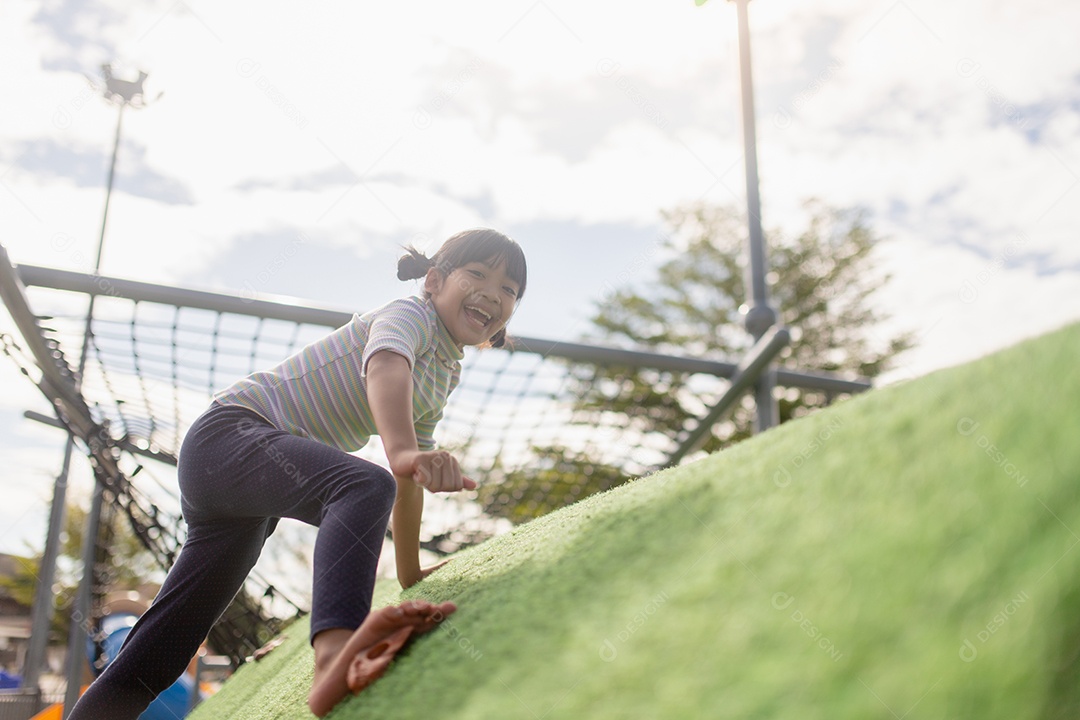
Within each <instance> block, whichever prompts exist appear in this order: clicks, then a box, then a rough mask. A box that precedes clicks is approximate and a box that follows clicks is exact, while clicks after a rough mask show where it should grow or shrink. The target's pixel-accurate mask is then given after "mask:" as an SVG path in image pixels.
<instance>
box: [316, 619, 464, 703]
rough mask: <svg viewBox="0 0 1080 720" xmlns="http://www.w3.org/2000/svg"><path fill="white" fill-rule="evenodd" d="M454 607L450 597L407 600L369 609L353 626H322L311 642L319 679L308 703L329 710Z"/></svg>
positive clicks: (378, 673)
mask: <svg viewBox="0 0 1080 720" xmlns="http://www.w3.org/2000/svg"><path fill="white" fill-rule="evenodd" d="M455 610H457V607H456V606H455V605H454V604H453V603H450V602H445V603H441V604H438V605H436V604H434V603H429V602H427V601H426V600H409V601H406V602H404V603H402V604H401V605H397V606H391V607H385V608H380V609H379V610H375V611H373V612H371V613H370V614H369V615H368V616H367V618H365V619H364V622H363V623H362V624H361V625H360V627H359V628H357V630H356V631H355V632H351V633H350V632H349V631H348V630H344V629H333V630H324V631H323V632H320V633H319V634H318V635H316V636H315V639H314V643H313V644H314V646H315V679H314V681H313V682H312V684H311V694H309V695H308V708H310V709H311V712H313V713H314V714H315V715H317V716H319V717H322V716H324V715H326V714H327V713H328V712H330V711H331V710H332V709H333V708H334V706H335V705H337V704H338V703H339V702H341V700H342V698H344V697H345V696H346V695H347V694H349V693H350V692H353V693H358V692H360V691H361V690H363V689H364V688H366V687H367V686H368V685H370V684H371V683H373V682H375V680H377V679H378V678H379V677H380V676H381V675H382V674H383V672H385V670H386V668H387V666H388V665H389V664H390V661H391V660H393V659H394V656H395V655H396V654H397V653H398V651H399V650H401V648H402V647H404V645H405V643H406V642H407V641H408V640H409V638H410V637H415V636H417V635H420V634H423V633H425V632H427V631H429V630H431V629H432V628H434V627H435V626H436V625H438V624H439V623H440V622H441V621H442V620H443V618H445V617H446V616H448V615H450V614H451V613H453V612H454V611H455Z"/></svg>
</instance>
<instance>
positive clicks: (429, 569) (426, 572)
mask: <svg viewBox="0 0 1080 720" xmlns="http://www.w3.org/2000/svg"><path fill="white" fill-rule="evenodd" d="M448 562H450V561H449V560H443V561H442V562H441V563H438V564H436V565H432V566H431V567H427V568H424V569H423V570H421V571H420V579H421V580H423V579H424V578H426V577H427V576H428V575H430V574H431V573H433V572H435V571H436V570H438V569H439V568H441V567H442V566H443V565H445V564H446V563H448Z"/></svg>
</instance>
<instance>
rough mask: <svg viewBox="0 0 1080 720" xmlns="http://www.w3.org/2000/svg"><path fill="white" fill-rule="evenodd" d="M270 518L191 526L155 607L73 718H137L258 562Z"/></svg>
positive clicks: (174, 674) (182, 666)
mask: <svg viewBox="0 0 1080 720" xmlns="http://www.w3.org/2000/svg"><path fill="white" fill-rule="evenodd" d="M270 523H271V521H269V520H266V519H246V520H238V521H234V522H231V523H228V522H225V521H219V522H216V523H209V524H200V525H193V526H191V527H190V528H189V529H188V537H187V541H186V542H185V543H184V548H183V550H181V552H180V556H179V557H178V558H177V560H176V563H174V564H173V567H172V569H171V570H170V571H169V575H168V577H167V578H166V579H165V583H164V585H162V587H161V591H160V592H159V593H158V596H157V598H155V599H154V604H153V605H152V606H151V607H150V609H149V610H147V611H146V612H145V613H144V614H143V616H142V617H141V618H139V620H138V622H137V623H136V624H135V627H134V628H132V630H131V632H130V633H129V634H128V637H127V640H126V641H125V642H124V646H123V649H122V650H121V652H120V654H119V655H117V656H116V659H115V660H113V662H112V663H111V664H110V665H109V667H107V668H106V669H105V672H103V673H102V674H101V676H100V677H99V678H97V680H95V681H94V682H93V683H92V684H91V685H90V688H89V689H88V690H87V691H86V693H85V694H84V695H83V696H82V698H81V699H80V700H79V702H78V704H77V705H76V706H75V709H74V711H73V713H72V714H71V715H70V717H69V720H82V719H83V718H86V719H88V720H89V719H92V718H93V719H97V718H116V719H117V720H126V719H127V718H132V719H134V718H137V717H138V716H139V715H140V714H141V713H142V711H143V710H145V709H146V706H147V705H149V704H150V703H151V702H153V701H154V698H156V697H157V696H158V694H159V693H161V692H162V691H163V690H165V689H166V688H167V687H169V686H170V685H172V684H173V683H174V682H175V681H176V679H177V678H178V677H180V675H181V674H182V673H183V672H184V670H185V668H187V666H188V663H189V662H190V661H191V658H192V657H193V656H194V655H195V653H196V652H197V651H198V649H199V645H200V644H201V643H202V641H203V640H204V639H205V638H206V634H207V633H208V632H209V630H210V627H211V626H213V624H214V623H215V622H217V619H218V618H219V617H221V614H222V613H223V612H225V608H227V607H228V605H229V603H230V602H231V601H232V599H233V596H234V595H236V591H237V589H239V587H240V586H241V584H243V582H244V579H245V578H246V577H247V575H248V572H249V571H250V570H251V567H252V566H253V565H254V564H255V561H256V560H258V558H259V551H260V550H261V549H262V546H263V542H264V541H265V539H266V537H267V535H268V534H269V529H270Z"/></svg>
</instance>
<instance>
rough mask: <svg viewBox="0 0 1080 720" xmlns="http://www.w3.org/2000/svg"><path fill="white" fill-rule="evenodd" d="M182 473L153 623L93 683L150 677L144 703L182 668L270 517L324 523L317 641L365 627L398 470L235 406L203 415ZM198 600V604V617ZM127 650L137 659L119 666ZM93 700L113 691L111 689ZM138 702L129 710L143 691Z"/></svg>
mask: <svg viewBox="0 0 1080 720" xmlns="http://www.w3.org/2000/svg"><path fill="white" fill-rule="evenodd" d="M178 470H179V479H180V487H181V492H182V504H183V508H184V516H185V518H186V519H187V520H188V523H189V526H190V529H189V538H188V541H187V543H185V548H184V551H183V552H181V555H180V559H178V560H177V563H176V566H174V568H173V570H172V571H170V573H169V578H168V579H167V580H166V584H165V586H164V587H163V588H162V591H161V593H160V594H159V597H158V599H157V600H155V605H154V608H152V609H151V611H149V612H148V613H147V614H146V615H145V616H144V618H145V619H146V621H145V622H144V620H143V619H140V621H139V622H138V623H137V624H136V626H135V627H134V628H133V629H132V631H131V633H130V634H129V635H128V639H127V642H126V643H125V645H124V648H123V650H122V651H121V653H120V655H119V656H118V657H117V659H116V661H114V663H113V665H115V666H118V669H117V670H116V671H113V669H112V666H110V668H109V669H108V670H107V671H106V673H104V674H103V675H102V677H101V678H99V680H98V681H97V682H98V683H100V682H101V681H102V680H103V679H105V678H106V675H109V677H108V680H107V682H106V685H119V686H124V687H134V686H136V685H139V686H141V685H143V684H144V683H145V684H147V685H149V687H147V688H145V690H144V692H143V693H142V694H141V695H139V696H138V698H145V700H143V699H138V702H143V705H142V707H145V705H146V704H147V703H149V702H151V701H152V700H153V697H155V696H156V695H157V694H158V693H160V692H161V691H162V690H164V689H165V688H166V687H168V685H169V684H170V683H172V682H173V681H175V679H176V678H177V677H179V675H180V673H181V672H183V668H184V667H185V666H186V665H187V663H188V661H189V660H190V659H191V657H192V656H193V654H194V653H195V651H196V650H197V648H198V645H199V643H200V642H201V641H202V640H203V638H205V636H206V634H207V633H208V632H209V630H210V627H211V626H212V625H213V623H214V622H216V621H217V619H218V617H220V615H221V613H222V612H223V611H224V609H225V608H226V607H227V606H228V603H229V602H230V601H231V600H232V598H233V596H234V595H235V594H236V591H237V590H238V589H239V588H240V586H241V585H242V583H243V581H244V579H245V578H246V576H247V573H248V572H249V571H250V569H251V566H252V565H253V564H254V562H255V560H256V559H257V558H258V554H259V551H260V550H261V548H262V543H263V542H264V541H265V539H266V537H267V536H268V535H269V533H270V532H272V530H273V527H274V524H275V523H276V521H275V518H279V517H291V518H296V519H299V520H302V521H304V522H307V523H309V524H311V525H316V526H319V533H318V538H317V540H316V543H315V568H314V571H315V578H314V587H313V596H312V612H311V634H312V637H314V635H315V634H316V633H318V632H320V631H321V630H325V629H329V628H349V629H352V628H356V627H357V626H359V625H360V623H361V622H362V621H363V619H364V617H365V616H366V615H367V613H368V611H369V610H370V608H371V593H372V589H373V586H374V581H375V571H376V568H377V566H378V560H379V554H380V552H381V549H382V543H383V537H384V535H385V533H386V525H387V522H388V520H389V517H390V510H391V508H392V507H393V502H394V494H395V492H396V483H395V481H394V479H393V476H392V475H390V473H389V472H387V471H386V470H384V469H383V468H380V467H379V466H377V465H374V464H372V463H369V462H367V461H365V460H361V459H359V458H357V457H355V456H352V455H349V454H348V453H345V452H342V451H340V450H337V449H336V448H332V447H330V446H328V445H325V444H323V443H320V442H317V441H314V440H309V439H306V438H300V437H297V436H293V435H290V434H289V433H286V432H283V431H279V430H275V429H274V428H272V427H271V426H270V425H268V424H267V423H266V422H265V421H264V420H262V419H261V418H259V417H258V416H257V415H255V414H254V413H251V412H250V411H247V410H244V409H242V408H236V407H223V406H215V407H214V408H212V409H211V410H210V411H208V412H207V413H205V414H204V415H203V416H202V417H201V418H200V419H199V420H198V421H196V423H195V424H194V425H193V426H192V428H191V430H190V431H189V432H188V435H187V437H186V438H185V440H184V446H183V448H182V450H181V453H180V467H179V469H178ZM189 546H193V551H192V552H190V553H189V552H188V547H189ZM185 556H187V562H184V563H183V564H182V563H181V561H182V560H185ZM240 559H242V561H241V560H240ZM158 605H161V607H160V608H159V609H155V608H157V606H158ZM193 607H198V608H199V612H198V613H197V614H193V611H192V608H193ZM211 608H213V609H211ZM181 627H182V629H181ZM178 636H182V637H183V638H184V642H183V643H180V642H178V641H177V640H176V639H175V638H176V637H178ZM196 638H197V639H196ZM192 643H194V644H192ZM163 644H164V645H168V646H171V647H175V650H174V653H175V655H176V657H177V658H179V657H180V656H183V662H182V663H180V662H179V659H177V660H175V663H176V664H175V666H174V665H173V661H172V660H171V655H170V659H169V661H166V659H165V658H163V657H161V658H159V656H158V655H157V650H156V648H157V647H158V646H161V645H163ZM125 654H127V655H130V656H131V657H129V658H127V659H126V662H124V663H123V664H120V661H121V659H124V658H125ZM144 664H154V665H155V668H154V676H153V679H154V680H155V684H150V683H147V682H146V680H147V679H148V675H147V672H146V668H145V667H144ZM166 666H168V667H166ZM166 680H167V682H166ZM162 682H164V684H163V685H162V684H161V683H162ZM96 684H97V683H95V685H96ZM159 685H160V686H159ZM91 689H92V690H93V686H91ZM151 693H152V694H151ZM87 694H88V695H89V694H90V691H88V693H87ZM92 697H100V698H101V699H102V701H104V700H105V699H106V698H105V694H104V693H95V695H94V696H92ZM132 698H133V699H132V700H131V706H132V707H134V704H135V702H136V699H137V698H135V696H134V695H133V696H132ZM108 707H109V708H110V713H107V714H103V715H95V714H91V713H87V714H85V715H82V717H87V718H88V717H127V716H125V715H120V714H117V712H116V711H114V710H112V709H111V708H112V707H113V705H112V704H111V703H110V704H109V705H108ZM137 714H138V713H135V715H131V717H136V716H137ZM73 717H78V716H73Z"/></svg>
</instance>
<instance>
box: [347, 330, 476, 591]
mask: <svg viewBox="0 0 1080 720" xmlns="http://www.w3.org/2000/svg"><path fill="white" fill-rule="evenodd" d="M367 377H368V381H367V391H368V402H369V404H370V405H371V413H372V415H374V417H375V427H376V428H377V429H378V431H379V437H380V438H381V439H382V443H383V448H384V449H385V450H386V459H387V460H388V461H389V462H390V472H392V473H393V474H394V477H395V478H396V479H397V483H398V489H397V497H396V499H395V500H394V509H393V511H392V513H391V516H390V523H391V531H392V532H393V536H394V551H395V556H396V558H397V573H398V581H399V582H400V583H401V586H402V587H409V586H410V585H413V584H414V583H417V582H419V581H420V580H421V579H423V577H424V575H425V574H426V573H425V572H424V571H423V570H421V569H420V518H421V517H422V515H423V512H424V488H425V487H426V488H427V489H428V490H430V491H431V492H453V491H456V490H461V489H463V488H468V489H472V488H475V487H476V483H474V482H473V481H472V480H470V479H468V478H466V477H463V476H462V475H461V469H460V468H459V466H458V463H457V460H455V459H454V458H453V457H452V456H451V455H450V454H449V453H447V452H442V451H429V452H420V450H419V449H418V446H417V442H416V428H415V427H414V426H413V416H412V407H413V399H412V393H413V378H412V371H411V370H410V368H409V361H408V360H406V359H405V358H404V357H402V356H401V355H399V354H397V353H395V352H392V351H390V350H381V351H379V352H377V353H375V354H374V355H372V356H371V358H370V359H369V360H368V366H367Z"/></svg>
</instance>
